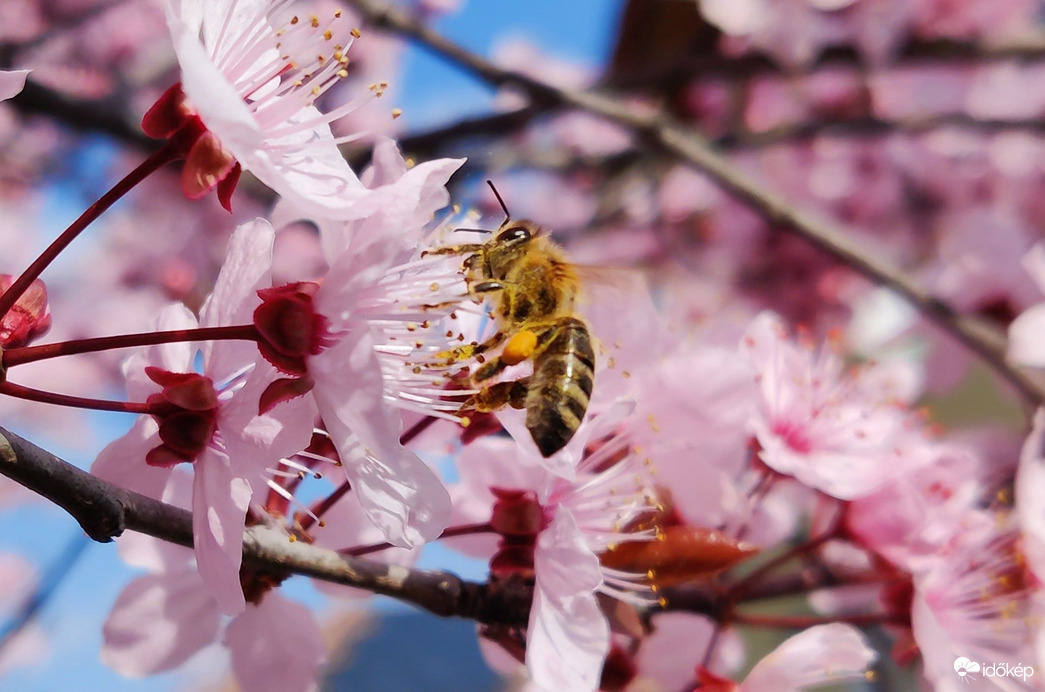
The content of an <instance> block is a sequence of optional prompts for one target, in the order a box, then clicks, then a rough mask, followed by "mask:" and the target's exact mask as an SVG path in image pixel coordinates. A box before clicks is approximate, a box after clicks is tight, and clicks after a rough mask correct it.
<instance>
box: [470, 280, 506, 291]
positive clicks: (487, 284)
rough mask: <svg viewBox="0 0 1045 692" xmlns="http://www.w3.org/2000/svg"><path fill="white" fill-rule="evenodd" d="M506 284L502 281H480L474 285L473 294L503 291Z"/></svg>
mask: <svg viewBox="0 0 1045 692" xmlns="http://www.w3.org/2000/svg"><path fill="white" fill-rule="evenodd" d="M504 286H505V285H504V284H503V283H501V282H500V281H492V280H491V281H479V282H478V283H474V284H472V293H490V292H491V291H503V290H504Z"/></svg>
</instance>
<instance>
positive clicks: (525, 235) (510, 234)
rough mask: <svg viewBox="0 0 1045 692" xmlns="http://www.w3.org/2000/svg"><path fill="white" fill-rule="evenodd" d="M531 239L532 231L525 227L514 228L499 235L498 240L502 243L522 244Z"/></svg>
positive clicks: (507, 229)
mask: <svg viewBox="0 0 1045 692" xmlns="http://www.w3.org/2000/svg"><path fill="white" fill-rule="evenodd" d="M529 239H530V231H529V230H527V229H526V228H525V227H524V226H512V227H511V228H506V229H504V230H503V231H501V232H500V233H498V234H497V240H498V241H500V242H502V243H520V242H522V241H524V240H529Z"/></svg>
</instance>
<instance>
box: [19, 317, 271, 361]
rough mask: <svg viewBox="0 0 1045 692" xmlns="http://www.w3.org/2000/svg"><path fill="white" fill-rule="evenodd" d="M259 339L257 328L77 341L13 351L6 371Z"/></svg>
mask: <svg viewBox="0 0 1045 692" xmlns="http://www.w3.org/2000/svg"><path fill="white" fill-rule="evenodd" d="M258 338H259V336H258V330H257V328H255V327H254V325H253V324H244V325H236V326H230V327H201V328H199V329H172V330H170V331H165V332H145V333H142V334H120V335H118V336H100V337H96V338H93V339H74V340H73V341H61V342H58V343H55V344H43V345H41V346H23V347H21V348H11V349H8V350H6V351H4V352H3V367H4V368H5V369H6V368H11V367H14V366H15V365H23V364H25V363H33V362H35V361H38V360H44V359H46V358H57V357H58V356H72V355H76V354H79V353H94V352H97V351H109V350H112V349H116V348H132V347H134V346H155V345H156V344H173V343H177V342H180V341H220V340H232V339H239V340H243V341H257V340H258Z"/></svg>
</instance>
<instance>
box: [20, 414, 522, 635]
mask: <svg viewBox="0 0 1045 692" xmlns="http://www.w3.org/2000/svg"><path fill="white" fill-rule="evenodd" d="M0 474H2V475H4V476H7V477H8V478H10V479H12V480H14V481H16V482H17V483H20V484H21V485H24V486H25V487H27V488H29V489H30V490H32V491H34V492H36V493H38V494H40V495H42V496H43V497H45V498H47V499H48V500H50V501H51V502H53V503H54V504H56V505H58V506H59V507H61V508H62V509H64V510H65V511H66V512H68V513H69V514H70V515H72V517H73V518H74V519H76V521H77V522H78V523H79V524H80V526H81V527H82V528H83V530H84V531H85V532H86V533H87V535H88V536H90V537H91V538H93V539H94V540H96V541H100V542H106V541H110V540H112V539H113V538H115V537H117V536H119V535H120V534H122V533H123V532H124V531H125V530H131V531H138V532H140V533H144V534H147V535H149V536H154V537H156V538H159V539H161V540H164V541H168V542H171V543H177V544H179V545H183V546H186V547H190V548H191V547H192V515H191V514H190V513H189V512H188V511H186V510H184V509H181V508H179V507H174V506H172V505H168V504H165V503H163V502H160V501H158V500H154V499H152V498H149V497H146V496H144V495H140V494H138V493H135V492H131V491H129V490H124V489H123V488H119V487H117V486H115V485H113V484H111V483H108V482H106V481H103V480H102V479H100V478H97V477H95V476H92V475H91V474H89V473H87V472H85V471H82V470H80V469H78V468H76V467H75V466H73V465H72V464H69V463H67V462H65V461H63V460H61V459H59V458H58V457H56V456H55V455H53V454H51V453H50V452H48V451H46V450H44V449H41V448H39V447H37V446H36V445H34V444H32V443H31V442H28V441H27V440H24V439H22V438H21V437H19V436H17V435H15V434H14V433H11V432H9V431H7V430H5V429H3V428H0ZM243 559H244V563H245V564H247V565H250V566H252V567H253V568H255V569H257V570H259V571H264V572H268V573H271V574H274V575H277V576H287V575H290V574H303V575H307V576H310V577H313V578H315V579H321V580H323V581H329V582H333V583H336V584H345V585H347V586H354V587H357V588H361V589H366V590H368V591H372V592H374V593H378V594H383V595H385V596H391V597H393V598H397V599H399V600H401V601H406V602H408V603H412V604H414V605H416V606H419V607H421V608H423V609H425V610H427V611H429V612H431V613H435V614H436V615H441V616H444V617H449V616H457V617H463V618H468V619H472V620H475V621H477V622H480V623H483V624H488V625H506V626H524V625H525V624H526V622H527V618H528V614H529V608H530V600H531V598H532V593H531V590H530V588H529V587H525V586H518V587H512V586H502V585H498V586H497V587H496V588H495V587H493V586H491V585H488V584H477V583H474V582H468V581H465V580H463V579H461V578H460V577H457V576H456V575H453V574H450V573H448V572H437V571H425V570H416V569H409V568H406V567H400V566H397V565H385V564H381V563H379V562H374V561H372V560H366V559H363V558H355V557H346V556H342V555H339V554H337V553H336V552H334V551H333V550H328V549H325V548H320V547H318V546H314V545H308V544H306V543H304V542H300V541H298V542H291V541H290V540H289V539H288V537H287V535H286V534H284V533H282V532H280V531H278V530H276V529H272V528H266V527H261V526H255V527H251V528H249V529H248V530H247V532H246V534H245V535H244V539H243Z"/></svg>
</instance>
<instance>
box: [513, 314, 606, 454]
mask: <svg viewBox="0 0 1045 692" xmlns="http://www.w3.org/2000/svg"><path fill="white" fill-rule="evenodd" d="M551 334H552V336H551V339H550V340H549V341H548V342H547V344H545V345H543V347H542V348H541V351H540V353H539V354H538V355H537V356H536V357H535V358H534V363H533V377H532V378H531V379H530V385H529V388H528V389H527V392H526V428H527V429H528V430H529V431H530V435H531V436H532V437H533V441H534V442H536V443H537V448H538V449H539V450H541V454H543V455H544V456H546V457H549V456H551V455H552V454H555V453H556V452H558V451H559V450H560V449H562V448H563V447H564V446H566V443H567V442H569V441H570V439H571V438H572V437H573V434H574V433H575V432H577V428H579V427H580V424H581V421H582V420H583V419H584V413H585V411H587V410H588V399H589V398H590V397H591V390H592V386H593V384H594V381H595V352H594V350H593V349H592V346H591V337H590V336H589V334H588V327H587V325H585V324H584V322H582V321H580V320H579V319H576V318H574V317H563V318H562V319H560V320H559V322H558V323H556V325H555V326H554V327H553V328H552V329H551Z"/></svg>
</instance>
